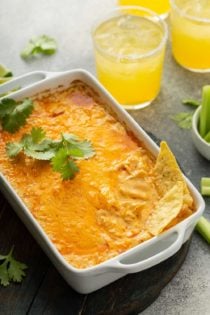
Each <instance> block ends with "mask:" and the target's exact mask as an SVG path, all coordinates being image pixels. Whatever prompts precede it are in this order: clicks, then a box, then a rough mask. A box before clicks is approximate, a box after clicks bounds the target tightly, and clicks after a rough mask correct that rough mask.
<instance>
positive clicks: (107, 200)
mask: <svg viewBox="0 0 210 315" xmlns="http://www.w3.org/2000/svg"><path fill="white" fill-rule="evenodd" d="M34 102H35V109H34V111H33V113H32V115H31V116H30V117H29V118H28V120H27V124H26V125H25V126H24V127H22V128H21V129H20V130H19V131H18V132H16V133H15V134H9V133H7V132H5V131H1V133H0V170H1V172H2V173H3V174H4V175H5V176H6V178H7V179H8V180H9V182H10V183H11V184H12V186H13V187H14V188H15V190H16V191H17V193H18V194H19V195H20V197H21V198H22V200H23V201H24V203H25V204H26V205H27V207H28V208H29V209H30V211H31V213H32V214H33V216H34V217H35V218H36V220H37V221H38V222H39V224H40V225H41V226H42V228H43V230H44V231H45V232H46V233H47V235H48V237H49V238H50V239H51V241H52V242H53V243H54V244H55V246H56V247H57V249H58V251H59V252H60V253H61V254H62V255H63V256H64V257H65V259H66V260H67V261H68V262H69V263H70V264H72V265H73V266H75V267H77V268H87V267H90V266H93V265H96V264H99V263H101V262H103V261H105V260H107V259H109V258H111V257H113V256H115V255H118V254H119V253H122V252H124V251H126V250H127V249H129V248H131V247H133V246H135V245H137V244H139V243H141V242H142V241H144V240H146V239H149V238H150V237H151V235H150V233H149V232H147V231H146V230H145V229H144V223H145V221H146V220H147V218H148V215H149V214H150V212H151V211H152V209H153V208H154V207H155V205H156V204H157V202H158V200H159V199H160V196H159V194H158V190H157V189H156V185H155V179H154V175H153V168H154V165H155V160H154V157H153V156H152V155H151V154H150V153H149V152H148V151H147V150H146V149H145V148H144V146H143V144H141V143H139V141H137V140H136V139H135V138H134V136H133V135H132V134H129V133H128V132H127V131H126V129H125V128H124V127H123V125H122V124H120V123H119V122H118V121H117V119H115V117H114V116H113V115H112V114H111V113H109V112H108V110H106V108H105V106H104V105H103V104H102V103H101V101H100V100H99V99H98V97H97V95H96V94H94V93H93V92H92V90H91V89H90V88H88V87H87V86H86V85H84V84H83V83H81V82H75V83H74V84H73V85H72V86H70V88H68V89H66V90H64V91H54V92H53V93H51V94H49V95H45V96H41V97H40V96H39V97H38V96H37V97H35V98H34ZM35 126H36V127H42V128H43V129H44V130H45V131H46V135H47V137H50V138H53V139H59V137H60V133H61V132H66V133H73V134H75V135H77V136H78V137H80V138H81V139H87V140H90V141H91V143H92V146H93V148H94V150H95V152H96V154H95V156H94V157H92V158H90V159H87V160H80V161H78V162H77V164H78V166H79V169H80V171H79V173H78V174H77V175H76V177H75V178H74V179H73V180H67V181H63V180H62V179H61V176H60V174H59V173H56V172H54V171H53V170H52V168H51V166H50V163H49V162H46V161H38V160H33V159H31V158H28V157H26V156H25V155H23V154H22V153H21V154H19V155H18V156H17V157H16V158H15V159H9V158H8V157H7V155H6V152H5V144H6V143H7V142H11V141H19V140H20V138H21V137H22V135H23V134H24V133H26V132H30V130H31V128H32V127H35Z"/></svg>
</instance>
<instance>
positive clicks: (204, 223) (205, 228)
mask: <svg viewBox="0 0 210 315" xmlns="http://www.w3.org/2000/svg"><path fill="white" fill-rule="evenodd" d="M196 230H197V231H198V232H199V233H200V234H201V235H202V236H203V238H204V239H205V240H206V241H207V242H208V243H209V244H210V222H209V221H208V220H207V219H205V218H204V217H201V218H200V219H199V220H198V223H197V225H196Z"/></svg>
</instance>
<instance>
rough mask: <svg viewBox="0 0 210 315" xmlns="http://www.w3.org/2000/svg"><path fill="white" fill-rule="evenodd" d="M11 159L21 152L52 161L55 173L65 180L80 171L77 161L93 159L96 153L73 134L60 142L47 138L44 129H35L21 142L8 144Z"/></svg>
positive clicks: (7, 149) (65, 136) (38, 158)
mask: <svg viewBox="0 0 210 315" xmlns="http://www.w3.org/2000/svg"><path fill="white" fill-rule="evenodd" d="M6 152H7V155H8V156H9V157H10V158H14V157H16V156H17V155H18V154H19V153H20V152H23V153H24V154H25V155H26V156H28V157H31V158H33V159H36V160H46V161H50V163H51V165H52V168H53V170H54V171H56V172H59V173H60V174H61V177H62V179H63V180H67V179H72V178H74V176H75V175H76V173H77V172H78V171H79V168H78V166H77V164H76V163H75V160H81V159H87V158H90V157H92V156H93V155H94V154H95V152H94V150H93V148H92V145H91V143H90V142H89V141H87V140H84V141H80V140H79V138H78V137H77V136H75V135H73V134H67V133H62V134H61V139H60V140H52V139H50V138H46V134H45V132H44V130H43V129H42V128H39V127H38V128H37V127H34V128H32V130H31V132H30V133H29V134H25V135H23V137H22V138H21V140H20V141H19V142H9V143H7V144H6Z"/></svg>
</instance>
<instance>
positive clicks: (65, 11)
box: [0, 0, 210, 315]
mask: <svg viewBox="0 0 210 315" xmlns="http://www.w3.org/2000/svg"><path fill="white" fill-rule="evenodd" d="M114 2H115V0H100V1H97V0H60V1H58V0H48V1H42V0H36V1H24V0H1V8H0V63H3V64H5V65H7V66H8V67H9V68H11V69H12V70H13V72H14V75H16V76H18V75H21V74H23V73H26V72H29V71H33V70H48V71H61V70H68V69H72V68H78V67H79V68H85V69H87V70H89V71H91V72H92V73H94V62H93V53H92V44H91V37H90V29H91V25H92V23H93V21H94V19H95V18H97V16H99V15H100V14H101V13H103V12H104V11H106V10H108V9H109V8H111V7H112V6H113V5H114ZM44 33H45V34H48V35H51V36H53V37H54V38H56V39H57V41H58V52H57V54H55V55H53V56H50V57H42V58H37V59H35V60H31V61H29V62H25V61H23V60H22V59H21V58H20V51H21V50H22V48H23V47H24V45H25V43H26V42H27V41H28V39H29V38H31V37H32V36H34V35H39V34H44ZM169 46H170V45H169ZM209 83H210V74H205V75H204V74H203V75H201V74H194V73H190V72H188V71H186V70H184V69H182V68H181V67H179V66H178V65H177V64H176V63H175V62H174V61H173V59H172V57H171V51H170V47H168V51H167V55H166V60H165V71H164V80H163V84H162V90H161V93H160V95H159V97H158V98H157V100H156V101H155V102H154V103H153V104H152V105H151V106H150V107H148V108H146V109H144V110H139V111H136V112H131V114H132V115H133V117H134V118H135V119H136V120H137V122H138V123H139V124H141V125H142V126H143V127H144V128H145V129H147V130H148V131H150V132H152V133H154V134H155V135H156V136H157V137H159V138H161V139H165V140H167V141H168V142H169V143H170V145H171V148H172V149H173V151H174V152H175V154H176V156H177V158H178V160H179V161H180V163H181V165H182V167H183V169H184V171H185V173H186V174H187V176H189V178H190V179H191V180H192V182H193V183H194V184H195V185H196V186H197V187H198V188H199V182H200V178H201V177H202V176H210V163H209V162H207V161H206V160H204V159H203V158H202V157H201V156H200V155H199V154H198V153H197V151H196V150H195V148H194V146H193V144H192V141H191V135H190V131H186V130H184V131H183V130H181V129H179V128H178V127H177V126H176V125H175V124H174V123H173V122H172V121H171V120H170V118H169V116H170V115H172V114H174V113H176V112H180V111H185V110H189V109H187V108H184V107H183V105H181V100H182V99H183V98H185V97H189V96H190V97H195V98H200V94H201V93H200V92H201V87H202V86H203V85H204V84H209ZM206 201H207V207H206V213H205V215H206V217H208V218H210V202H209V200H206ZM17 289H18V288H17ZM142 314H143V315H153V314H155V315H159V314H160V315H163V314H166V315H178V314H181V315H201V314H202V315H209V314H210V246H209V245H207V243H205V242H204V241H203V239H201V238H200V236H199V235H197V233H195V234H194V236H193V240H192V245H191V248H190V251H189V254H188V256H187V259H186V261H185V263H184V264H183V266H182V268H181V269H180V271H179V272H178V274H177V275H176V276H175V278H174V279H173V280H172V281H171V282H170V283H169V284H168V285H167V287H166V288H165V289H164V290H163V291H162V292H161V295H160V297H159V298H158V299H157V300H156V301H155V302H154V303H153V304H152V305H151V306H150V307H149V308H147V310H145V311H144V312H143V313H142Z"/></svg>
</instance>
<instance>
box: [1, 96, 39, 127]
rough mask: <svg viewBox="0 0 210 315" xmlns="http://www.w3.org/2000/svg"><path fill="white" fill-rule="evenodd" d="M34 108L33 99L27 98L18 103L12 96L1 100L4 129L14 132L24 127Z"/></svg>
mask: <svg viewBox="0 0 210 315" xmlns="http://www.w3.org/2000/svg"><path fill="white" fill-rule="evenodd" d="M33 108H34V104H33V102H32V100H30V99H25V100H24V101H23V102H22V103H17V102H16V101H15V100H13V99H11V98H4V99H2V100H1V101H0V122H1V125H2V128H3V130H6V131H8V132H10V133H14V132H16V131H18V130H19V129H20V127H22V126H23V125H24V124H25V122H26V119H27V118H28V117H29V116H30V114H31V113H32V111H33Z"/></svg>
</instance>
